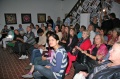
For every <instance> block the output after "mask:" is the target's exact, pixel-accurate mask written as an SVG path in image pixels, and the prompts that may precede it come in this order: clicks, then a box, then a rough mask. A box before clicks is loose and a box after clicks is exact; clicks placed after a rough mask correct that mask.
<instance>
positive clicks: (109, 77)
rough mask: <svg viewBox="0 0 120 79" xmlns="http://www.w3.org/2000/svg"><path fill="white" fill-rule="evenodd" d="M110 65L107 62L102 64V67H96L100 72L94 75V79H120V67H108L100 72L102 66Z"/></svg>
mask: <svg viewBox="0 0 120 79" xmlns="http://www.w3.org/2000/svg"><path fill="white" fill-rule="evenodd" d="M108 63H109V62H107V63H106V62H105V63H104V64H101V65H99V66H97V67H95V68H97V70H98V72H97V73H96V74H94V76H93V78H92V79H120V65H118V66H112V67H106V68H104V69H102V70H100V71H99V69H100V66H102V65H105V64H108ZM95 68H94V69H95ZM93 71H94V70H93ZM92 73H93V72H92ZM88 79H89V78H88Z"/></svg>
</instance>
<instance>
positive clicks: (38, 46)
mask: <svg viewBox="0 0 120 79" xmlns="http://www.w3.org/2000/svg"><path fill="white" fill-rule="evenodd" d="M37 33H38V35H39V42H38V43H37V44H35V45H34V48H35V49H33V51H32V52H31V59H30V64H29V66H27V67H26V68H25V69H30V68H31V66H32V64H33V61H34V59H35V58H36V57H40V56H41V55H42V51H43V50H44V49H45V44H46V36H45V33H44V31H43V30H42V29H41V28H39V29H38V31H37Z"/></svg>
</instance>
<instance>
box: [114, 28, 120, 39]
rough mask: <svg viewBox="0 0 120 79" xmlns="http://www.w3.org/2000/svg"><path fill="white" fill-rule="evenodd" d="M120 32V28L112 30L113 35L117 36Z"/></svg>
mask: <svg viewBox="0 0 120 79" xmlns="http://www.w3.org/2000/svg"><path fill="white" fill-rule="evenodd" d="M119 34H120V28H114V29H113V32H112V35H113V37H117V36H119Z"/></svg>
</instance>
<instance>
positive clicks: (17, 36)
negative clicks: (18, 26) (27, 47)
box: [13, 34, 23, 41]
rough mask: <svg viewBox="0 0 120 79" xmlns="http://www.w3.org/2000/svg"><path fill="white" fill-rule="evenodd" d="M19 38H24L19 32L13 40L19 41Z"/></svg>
mask: <svg viewBox="0 0 120 79" xmlns="http://www.w3.org/2000/svg"><path fill="white" fill-rule="evenodd" d="M17 38H21V39H23V36H21V35H20V34H19V35H16V34H15V36H14V39H13V40H15V41H19V40H17Z"/></svg>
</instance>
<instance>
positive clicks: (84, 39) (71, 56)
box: [66, 30, 91, 75]
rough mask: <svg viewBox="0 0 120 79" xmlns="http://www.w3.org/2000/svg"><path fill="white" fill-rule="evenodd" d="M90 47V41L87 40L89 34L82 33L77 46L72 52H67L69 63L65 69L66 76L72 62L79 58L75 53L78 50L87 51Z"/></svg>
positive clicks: (86, 32)
mask: <svg viewBox="0 0 120 79" xmlns="http://www.w3.org/2000/svg"><path fill="white" fill-rule="evenodd" d="M90 46H91V41H90V39H89V32H88V31H87V30H85V31H83V33H82V38H81V40H80V41H79V42H78V46H75V47H74V48H73V50H72V52H68V58H69V63H68V66H67V69H66V75H67V74H68V73H69V72H70V69H71V66H72V63H73V61H75V60H76V58H77V57H79V56H78V55H77V53H78V52H79V49H80V50H88V49H89V48H90Z"/></svg>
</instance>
